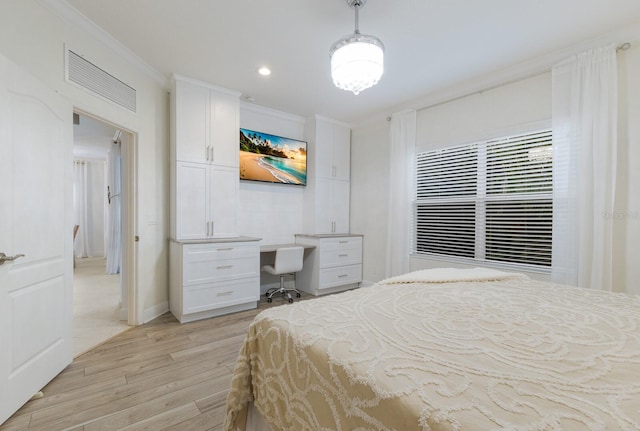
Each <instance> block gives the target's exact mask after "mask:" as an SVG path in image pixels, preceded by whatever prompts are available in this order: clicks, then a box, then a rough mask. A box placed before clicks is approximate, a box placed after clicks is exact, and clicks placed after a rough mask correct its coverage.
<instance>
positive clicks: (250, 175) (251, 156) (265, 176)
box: [240, 151, 300, 184]
mask: <svg viewBox="0 0 640 431" xmlns="http://www.w3.org/2000/svg"><path fill="white" fill-rule="evenodd" d="M263 157H265V156H264V155H262V154H255V153H250V152H248V151H240V179H241V180H258V181H271V182H273V181H275V182H279V183H280V182H283V181H280V179H278V178H277V177H276V176H275V175H273V174H272V173H271V172H270V171H269V170H268V169H267V168H266V167H264V166H261V165H260V159H261V158H263ZM278 176H280V177H284V178H286V179H287V180H288V181H289V182H290V183H291V184H300V181H298V180H297V179H296V178H295V177H293V176H292V175H289V174H287V173H286V172H282V171H278Z"/></svg>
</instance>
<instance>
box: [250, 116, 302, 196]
mask: <svg viewBox="0 0 640 431" xmlns="http://www.w3.org/2000/svg"><path fill="white" fill-rule="evenodd" d="M240 179H241V180H249V181H263V182H268V183H278V184H294V185H299V186H304V185H306V184H307V143H306V142H305V141H299V140H297V139H291V138H284V137H282V136H276V135H270V134H268V133H262V132H256V131H255V130H248V129H242V128H241V129H240Z"/></svg>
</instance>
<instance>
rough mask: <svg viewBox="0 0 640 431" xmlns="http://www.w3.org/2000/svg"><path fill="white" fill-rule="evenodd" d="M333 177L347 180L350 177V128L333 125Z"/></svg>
mask: <svg viewBox="0 0 640 431" xmlns="http://www.w3.org/2000/svg"><path fill="white" fill-rule="evenodd" d="M332 150H333V151H332V157H333V171H332V174H333V178H335V179H338V180H345V181H349V179H350V178H351V129H349V128H348V127H346V126H341V125H339V124H334V125H333V148H332Z"/></svg>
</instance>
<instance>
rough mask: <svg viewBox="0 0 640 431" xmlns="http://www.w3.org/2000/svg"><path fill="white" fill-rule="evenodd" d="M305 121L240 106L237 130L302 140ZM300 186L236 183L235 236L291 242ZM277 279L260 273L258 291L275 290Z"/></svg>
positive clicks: (266, 258) (297, 227)
mask: <svg viewBox="0 0 640 431" xmlns="http://www.w3.org/2000/svg"><path fill="white" fill-rule="evenodd" d="M304 124H305V119H304V118H302V117H299V116H296V115H291V114H288V113H284V112H281V111H275V110H272V109H268V108H264V107H261V106H258V105H252V104H249V103H241V104H240V127H242V128H244V129H250V130H255V131H258V132H265V133H270V134H272V135H277V136H284V137H287V138H292V139H300V140H304ZM304 190H305V188H304V187H301V186H294V185H287V184H271V183H260V182H255V181H240V195H239V197H238V233H239V234H240V235H246V236H253V237H257V238H261V240H260V244H283V243H284V244H286V243H292V242H295V234H296V233H301V232H302V222H303V219H302V217H303V204H304V199H303V198H304ZM273 258H274V254H273V253H266V254H263V255H261V256H260V259H261V261H260V265H261V266H262V265H267V264H273ZM287 280H288V281H287V282H288V283H290V280H289V279H287ZM279 283H280V278H279V277H276V276H273V275H270V274H266V273H261V275H260V291H261V292H262V293H264V292H265V291H266V290H267V289H269V288H271V287H277V286H278V285H279Z"/></svg>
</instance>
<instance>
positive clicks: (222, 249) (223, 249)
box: [218, 247, 233, 251]
mask: <svg viewBox="0 0 640 431" xmlns="http://www.w3.org/2000/svg"><path fill="white" fill-rule="evenodd" d="M231 250H233V247H227V248H219V249H218V251H231Z"/></svg>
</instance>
